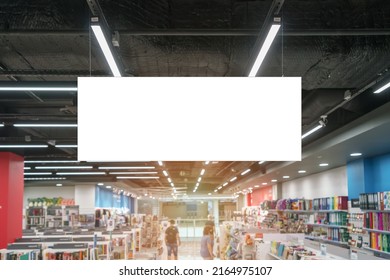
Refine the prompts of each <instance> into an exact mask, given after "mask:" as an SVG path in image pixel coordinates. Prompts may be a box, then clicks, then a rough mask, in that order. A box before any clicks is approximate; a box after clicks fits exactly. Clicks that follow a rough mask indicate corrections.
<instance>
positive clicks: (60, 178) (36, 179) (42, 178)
mask: <svg viewBox="0 0 390 280" xmlns="http://www.w3.org/2000/svg"><path fill="white" fill-rule="evenodd" d="M24 180H25V181H45V180H53V181H55V180H66V178H65V177H38V178H37V177H32V178H24Z"/></svg>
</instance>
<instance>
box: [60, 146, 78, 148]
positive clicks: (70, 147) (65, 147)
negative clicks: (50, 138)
mask: <svg viewBox="0 0 390 280" xmlns="http://www.w3.org/2000/svg"><path fill="white" fill-rule="evenodd" d="M55 147H56V148H77V145H55Z"/></svg>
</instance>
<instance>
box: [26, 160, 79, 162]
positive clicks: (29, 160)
mask: <svg viewBox="0 0 390 280" xmlns="http://www.w3.org/2000/svg"><path fill="white" fill-rule="evenodd" d="M70 162H78V161H77V160H25V161H24V163H70Z"/></svg>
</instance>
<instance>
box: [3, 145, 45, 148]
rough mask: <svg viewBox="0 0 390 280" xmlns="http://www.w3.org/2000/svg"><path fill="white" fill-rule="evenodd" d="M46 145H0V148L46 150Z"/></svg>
mask: <svg viewBox="0 0 390 280" xmlns="http://www.w3.org/2000/svg"><path fill="white" fill-rule="evenodd" d="M47 147H48V145H0V148H21V149H24V148H47Z"/></svg>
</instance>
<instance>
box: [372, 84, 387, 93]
mask: <svg viewBox="0 0 390 280" xmlns="http://www.w3.org/2000/svg"><path fill="white" fill-rule="evenodd" d="M389 87H390V82H388V83H387V84H385V85H384V86H383V87H381V88H379V89H377V90H376V91H374V93H381V92H382V91H384V90H386V89H387V88H389Z"/></svg>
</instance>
